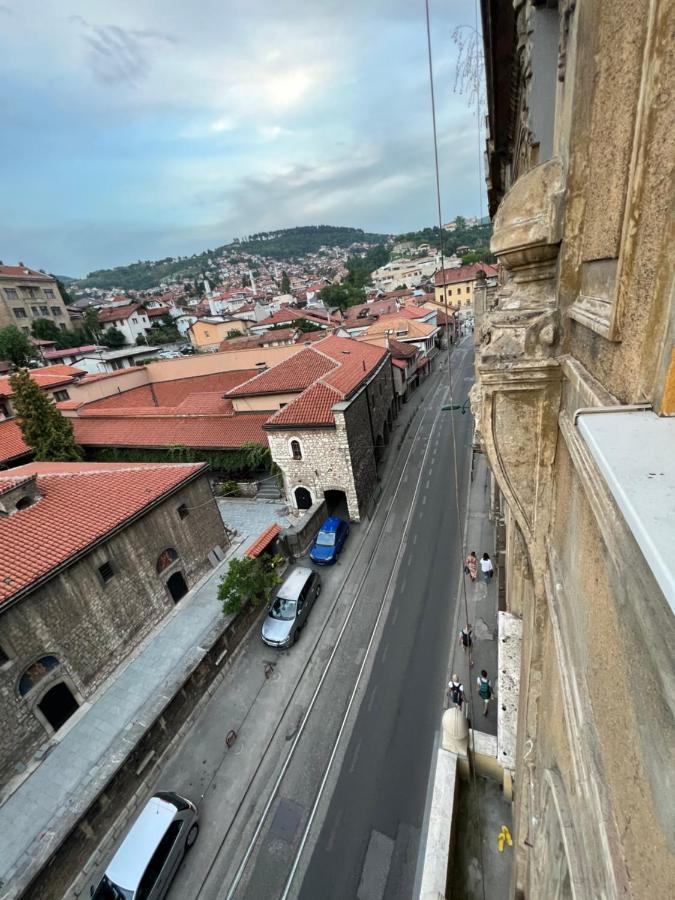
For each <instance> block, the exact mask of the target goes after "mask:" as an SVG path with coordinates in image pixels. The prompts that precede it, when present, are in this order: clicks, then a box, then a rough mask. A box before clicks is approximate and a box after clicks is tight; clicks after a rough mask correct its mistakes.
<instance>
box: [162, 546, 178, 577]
mask: <svg viewBox="0 0 675 900" xmlns="http://www.w3.org/2000/svg"><path fill="white" fill-rule="evenodd" d="M177 559H178V553H177V552H176V550H174V549H173V547H167V548H166V550H162V552H161V553H160V554H159V556H158V557H157V574H158V575H160V574H161V573H162V572H163V571H164V569H168V568H169V566H170V565H171V564H172V563H175V562H176V560H177Z"/></svg>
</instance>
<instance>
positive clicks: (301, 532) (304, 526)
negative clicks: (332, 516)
mask: <svg viewBox="0 0 675 900" xmlns="http://www.w3.org/2000/svg"><path fill="white" fill-rule="evenodd" d="M326 512H327V510H326V501H325V500H317V502H316V503H313V504H312V505H311V506H310V508H309V509H308V510H307V512H306V513H305V514H304V516H303V517H302V518H301V519H300V521H299V522H298V524H297V525H293V526H292V527H291V528H285V529H284V530H283V531H282V532H281V534H280V535H279V541H280V544H281V546H282V547H283V548H285V549H288V552H289V553H290V554H291V555H292V556H294V557H295V558H296V559H297V558H298V557H299V556H304V555H305V553H306V552H307V550H308V549H309V546H310V544H311V543H312V541H313V540H314V537H315V535H316V533H317V531H318V530H319V528H320V527H321V524H322V522H323V520H324V519H325V518H326Z"/></svg>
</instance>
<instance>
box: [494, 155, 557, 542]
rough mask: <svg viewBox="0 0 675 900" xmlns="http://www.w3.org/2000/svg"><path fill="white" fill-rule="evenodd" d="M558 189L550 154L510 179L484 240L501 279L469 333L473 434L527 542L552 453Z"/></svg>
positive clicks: (537, 522) (538, 517)
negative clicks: (490, 306) (474, 355)
mask: <svg viewBox="0 0 675 900" xmlns="http://www.w3.org/2000/svg"><path fill="white" fill-rule="evenodd" d="M563 195H564V178H563V171H562V165H561V163H560V160H559V159H552V160H549V161H548V162H546V163H542V164H541V165H539V166H536V167H535V168H534V169H531V170H530V171H529V172H528V173H527V174H526V175H523V176H522V177H521V178H519V179H518V181H517V182H516V183H515V185H514V186H513V187H512V188H511V190H510V191H509V192H508V194H507V195H506V196H505V197H504V199H503V200H502V202H501V204H500V206H499V209H498V211H497V214H496V216H495V219H494V233H493V237H492V243H491V247H492V252H493V253H495V254H496V255H497V256H498V258H499V262H500V263H501V266H502V271H503V285H502V286H501V287H500V288H499V291H498V299H497V307H496V309H494V310H491V311H490V312H488V313H486V315H485V316H484V317H483V320H482V322H481V324H480V334H479V336H478V359H477V372H478V376H479V382H478V383H479V386H480V403H479V404H476V405H477V406H480V432H481V436H482V439H483V441H484V444H485V448H486V452H487V453H488V456H489V458H490V465H491V467H492V470H493V472H494V473H495V476H496V478H497V481H498V482H499V486H500V489H501V490H502V492H503V493H504V495H505V496H506V499H507V501H508V502H509V505H510V507H511V509H512V511H513V513H514V516H515V517H516V520H517V522H518V525H519V526H520V528H521V530H522V532H523V536H524V537H525V539H526V540H527V541H528V543H529V542H530V541H531V540H532V539H533V538H534V536H535V534H539V535H540V536H542V535H543V533H544V532H545V529H546V525H547V522H548V509H549V505H550V502H549V501H550V472H551V468H552V465H553V462H554V458H555V447H556V437H557V417H558V409H559V405H560V382H561V375H560V367H559V364H558V360H557V354H558V348H559V340H560V312H559V309H558V304H557V297H556V263H557V258H558V252H559V248H560V242H561V228H562V205H563Z"/></svg>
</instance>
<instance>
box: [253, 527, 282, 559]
mask: <svg viewBox="0 0 675 900" xmlns="http://www.w3.org/2000/svg"><path fill="white" fill-rule="evenodd" d="M278 534H281V525H277V524H276V523H275V524H274V525H270V527H269V528H266V529H265V530H264V531H263V533H262V534H260V535H258V537H257V538H256V539H255V540H254V541H253V543H252V544H251V546H250V547H249V548H248V549H247V550H246V555H247V556H248V558H249V559H255V557H256V556H260V554H261V553H262V552H263V550H266V549H267V547H269V545H270V544H271V543H272V541H273V540H274V538H275V537H276V536H277V535H278Z"/></svg>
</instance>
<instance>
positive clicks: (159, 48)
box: [0, 0, 480, 275]
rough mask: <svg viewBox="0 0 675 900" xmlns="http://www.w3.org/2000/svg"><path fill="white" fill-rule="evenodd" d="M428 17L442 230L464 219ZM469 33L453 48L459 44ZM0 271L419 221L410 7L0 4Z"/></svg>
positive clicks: (420, 60)
mask: <svg viewBox="0 0 675 900" xmlns="http://www.w3.org/2000/svg"><path fill="white" fill-rule="evenodd" d="M474 9H475V6H474V2H473V0H431V14H432V30H433V36H432V39H433V46H434V54H435V77H436V91H437V103H438V118H439V128H440V138H441V141H440V148H439V150H440V156H441V166H442V179H443V194H444V196H443V213H444V217H445V218H446V219H449V218H452V217H454V215H456V214H463V215H474V214H478V213H479V204H480V182H479V175H478V171H477V167H478V161H477V152H478V150H477V136H476V120H475V114H472V112H471V110H470V109H469V105H468V102H467V98H466V97H464V96H461V95H459V94H456V93H455V92H454V91H453V87H454V82H455V69H456V62H457V54H458V49H457V46H456V44H455V43H454V42H453V39H452V33H453V31H454V29H455V28H456V27H457V26H460V25H468V26H473V24H474ZM467 33H468V32H467ZM0 79H1V83H2V97H3V117H2V142H1V144H0V171H1V172H2V182H1V183H2V202H1V204H0V208H1V210H2V214H1V215H0V259H2V260H3V261H5V262H6V263H16V262H17V261H18V260H19V259H20V260H22V261H24V262H25V263H26V264H28V265H31V266H34V267H38V268H45V269H47V270H49V271H54V272H57V273H58V274H64V275H81V274H84V273H86V272H88V271H90V270H92V269H95V268H100V267H105V266H110V265H120V264H124V263H127V262H131V261H134V260H136V259H139V258H140V259H154V258H158V257H162V256H167V255H175V254H184V253H193V252H196V251H198V250H202V249H205V248H206V247H210V246H214V245H217V244H221V243H225V242H227V241H229V240H231V238H232V237H234V236H237V235H243V234H247V233H252V232H256V231H261V230H266V229H272V228H277V227H290V226H293V225H305V224H336V225H353V226H357V227H362V228H366V229H372V230H376V231H384V232H391V231H394V232H395V231H405V230H410V229H413V228H417V227H421V226H424V225H428V224H432V223H433V221H434V219H435V211H434V210H435V195H434V187H433V148H432V143H431V118H430V104H429V89H428V72H427V61H426V32H425V24H424V3H423V0H193V2H192V3H188V2H186V0H183V2H178V0H117V2H114V3H113V2H110V0H108V2H103V0H86V2H85V0H0Z"/></svg>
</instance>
